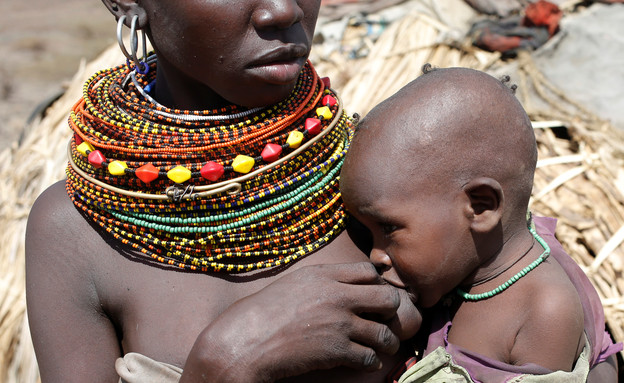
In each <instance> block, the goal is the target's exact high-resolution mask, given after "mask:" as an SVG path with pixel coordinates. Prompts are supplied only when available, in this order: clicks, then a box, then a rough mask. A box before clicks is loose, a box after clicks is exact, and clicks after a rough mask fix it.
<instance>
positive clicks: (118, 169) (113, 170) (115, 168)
mask: <svg viewBox="0 0 624 383" xmlns="http://www.w3.org/2000/svg"><path fill="white" fill-rule="evenodd" d="M126 169H128V165H126V163H125V162H123V161H113V162H111V163H110V164H108V172H109V173H110V174H112V175H114V176H123V175H124V174H126Z"/></svg>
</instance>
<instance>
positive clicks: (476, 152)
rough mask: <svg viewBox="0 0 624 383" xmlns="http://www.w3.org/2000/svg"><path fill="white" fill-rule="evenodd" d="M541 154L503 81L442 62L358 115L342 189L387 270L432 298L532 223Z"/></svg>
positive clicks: (428, 301)
mask: <svg viewBox="0 0 624 383" xmlns="http://www.w3.org/2000/svg"><path fill="white" fill-rule="evenodd" d="M536 159H537V150H536V144H535V136H534V134H533V130H532V127H531V122H530V120H529V118H528V116H527V115H526V113H525V111H524V109H523V108H522V106H521V105H520V103H519V102H518V100H517V99H516V97H515V96H514V94H513V92H512V91H511V90H510V89H509V88H508V87H507V86H506V85H505V84H503V83H502V82H501V81H499V80H497V79H495V78H493V77H491V76H489V75H487V74H485V73H482V72H479V71H475V70H472V69H465V68H450V69H436V70H432V71H428V72H427V73H425V74H423V75H422V76H420V77H419V78H417V79H416V80H414V81H413V82H411V83H410V84H408V85H407V86H405V87H404V88H403V89H401V90H400V91H399V92H397V93H396V94H395V95H393V96H392V97H390V98H389V99H387V100H386V101H384V102H382V103H381V104H379V105H378V106H377V107H375V108H374V109H373V110H372V111H371V112H370V113H369V114H368V115H367V116H366V118H364V119H363V120H362V121H361V123H360V124H359V126H358V128H357V132H356V134H355V137H354V139H353V142H352V145H351V148H350V149H349V152H348V155H347V158H346V160H345V164H344V166H343V169H342V174H341V181H340V182H341V191H342V196H343V199H344V202H345V205H346V207H347V209H348V210H349V211H350V212H351V213H352V214H353V215H354V216H355V218H357V219H358V220H359V221H360V222H362V223H363V224H364V225H366V227H367V228H368V229H369V230H370V231H371V234H372V237H373V250H372V252H371V260H372V261H373V262H374V263H375V264H376V265H377V266H378V267H379V268H380V269H381V272H382V273H383V276H384V278H385V279H386V280H388V281H389V282H390V283H392V284H394V285H397V286H399V287H405V288H407V290H408V292H410V293H411V294H412V295H413V297H412V298H413V299H414V301H415V302H418V303H419V305H421V306H422V307H430V306H432V305H434V304H435V303H436V302H437V301H438V300H439V299H440V298H441V297H442V296H443V295H444V294H446V293H448V292H449V291H451V290H452V289H453V288H454V287H456V286H458V285H459V284H461V283H462V282H465V281H466V279H467V278H469V277H470V276H471V275H472V274H473V273H474V272H475V271H476V270H477V269H478V267H479V266H480V265H482V264H483V263H484V262H486V261H488V260H489V259H491V258H492V257H493V256H494V255H496V254H497V253H498V252H499V251H500V250H501V248H502V247H503V244H504V243H505V241H506V240H507V239H508V238H509V237H510V236H512V235H513V234H514V233H516V232H518V231H519V230H526V222H525V217H526V209H527V205H528V201H529V197H530V193H531V189H532V186H533V174H534V171H535V163H536Z"/></svg>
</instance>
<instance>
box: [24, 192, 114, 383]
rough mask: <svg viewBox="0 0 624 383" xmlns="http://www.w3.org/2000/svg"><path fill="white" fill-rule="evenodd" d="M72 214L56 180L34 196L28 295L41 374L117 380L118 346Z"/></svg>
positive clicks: (48, 378) (57, 377)
mask: <svg viewBox="0 0 624 383" xmlns="http://www.w3.org/2000/svg"><path fill="white" fill-rule="evenodd" d="M68 207H69V208H71V209H73V211H72V210H68V209H67V208H68ZM76 216H78V213H77V212H76V211H75V209H74V208H73V206H72V205H71V202H69V200H68V199H67V195H66V194H65V190H64V185H63V183H58V184H55V185H53V186H52V187H51V188H50V189H48V190H47V191H46V192H44V193H43V194H42V195H41V196H40V197H39V198H38V199H37V201H36V203H35V204H34V206H33V208H32V210H31V213H30V217H29V219H28V227H27V231H26V298H27V304H28V318H29V322H30V329H31V332H32V338H33V343H34V346H35V352H36V355H37V361H38V363H39V369H40V373H41V379H42V381H43V382H44V383H48V382H117V380H118V377H117V375H116V373H115V368H114V365H115V359H116V358H117V357H119V356H120V348H119V344H118V341H117V336H116V334H115V329H114V326H113V324H112V323H111V321H110V320H109V319H108V317H107V316H106V314H105V313H104V312H103V310H102V308H101V306H100V302H99V299H98V296H97V293H96V290H95V286H94V284H93V282H92V280H91V279H90V275H91V274H92V273H91V270H89V262H88V258H89V257H86V256H84V255H85V254H84V252H85V251H86V248H88V246H85V243H84V241H85V240H86V239H85V238H84V237H83V236H82V235H81V234H82V233H81V230H80V227H79V226H78V225H79V223H77V222H79V221H76V219H75V218H76Z"/></svg>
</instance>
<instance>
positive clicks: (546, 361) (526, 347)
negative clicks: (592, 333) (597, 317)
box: [512, 260, 585, 370]
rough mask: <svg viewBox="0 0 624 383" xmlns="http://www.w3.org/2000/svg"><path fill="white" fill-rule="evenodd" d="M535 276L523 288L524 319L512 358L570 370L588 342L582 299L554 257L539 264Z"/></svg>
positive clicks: (553, 368)
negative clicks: (585, 333)
mask: <svg viewBox="0 0 624 383" xmlns="http://www.w3.org/2000/svg"><path fill="white" fill-rule="evenodd" d="M529 275H530V274H529ZM532 277H533V278H527V279H528V280H530V281H531V282H530V283H529V284H528V286H527V288H526V289H525V291H524V292H523V293H524V296H523V298H522V299H523V304H522V305H521V306H522V307H523V310H522V312H523V314H522V319H523V320H522V325H521V326H520V328H519V330H518V333H517V335H516V337H515V342H514V346H513V350H512V359H514V360H516V361H517V362H516V363H515V364H522V362H533V363H537V364H539V365H542V366H544V367H547V368H550V369H551V370H558V369H562V370H569V369H570V368H571V366H572V365H573V364H570V363H573V362H574V361H575V360H576V358H577V357H578V355H579V354H580V352H581V351H582V348H583V345H584V344H585V338H584V332H583V330H584V319H583V306H582V304H581V299H580V297H579V295H578V292H577V290H576V289H575V287H574V285H573V284H572V282H571V281H570V279H569V278H568V276H567V275H566V273H565V272H564V271H563V270H562V268H561V267H560V266H559V265H558V264H557V263H556V261H554V260H551V261H549V262H545V263H544V264H543V265H541V266H540V267H538V268H536V269H535V270H534V272H533V275H532ZM538 350H539V351H538ZM536 355H539V359H537V360H536V359H534V358H535V356H536Z"/></svg>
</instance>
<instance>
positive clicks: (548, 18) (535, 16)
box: [522, 0, 563, 36]
mask: <svg viewBox="0 0 624 383" xmlns="http://www.w3.org/2000/svg"><path fill="white" fill-rule="evenodd" d="M562 15H563V12H561V9H559V7H558V6H557V5H556V4H553V3H551V2H548V1H545V0H539V1H538V2H535V3H531V4H529V5H527V7H526V9H525V11H524V19H523V20H522V25H524V26H527V27H533V26H535V27H547V28H548V33H549V34H550V35H551V36H552V35H554V34H555V32H557V29H558V28H559V21H560V20H561V16H562Z"/></svg>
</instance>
